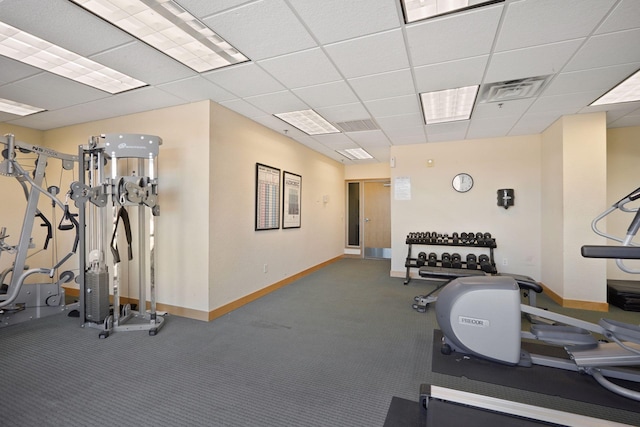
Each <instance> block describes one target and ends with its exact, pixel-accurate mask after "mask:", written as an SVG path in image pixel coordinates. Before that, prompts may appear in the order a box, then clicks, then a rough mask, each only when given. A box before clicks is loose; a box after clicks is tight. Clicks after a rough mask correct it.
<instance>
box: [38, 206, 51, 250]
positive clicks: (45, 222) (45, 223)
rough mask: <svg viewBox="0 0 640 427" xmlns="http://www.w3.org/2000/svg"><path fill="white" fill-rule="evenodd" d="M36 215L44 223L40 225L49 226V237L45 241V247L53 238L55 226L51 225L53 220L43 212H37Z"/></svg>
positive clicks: (45, 247)
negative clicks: (50, 220)
mask: <svg viewBox="0 0 640 427" xmlns="http://www.w3.org/2000/svg"><path fill="white" fill-rule="evenodd" d="M36 216H37V217H38V218H40V219H41V220H42V222H43V223H44V224H40V227H47V238H46V239H45V241H44V249H47V247H49V240H51V239H52V238H53V228H52V227H51V222H49V220H48V219H47V217H46V216H44V215H43V214H42V212H38V213H36Z"/></svg>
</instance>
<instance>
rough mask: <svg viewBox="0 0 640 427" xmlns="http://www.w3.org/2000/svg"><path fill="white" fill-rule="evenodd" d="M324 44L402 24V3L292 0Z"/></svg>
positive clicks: (362, 0)
mask: <svg viewBox="0 0 640 427" xmlns="http://www.w3.org/2000/svg"><path fill="white" fill-rule="evenodd" d="M289 3H291V5H292V6H293V8H294V9H295V10H296V11H297V13H298V14H299V15H300V16H301V17H302V19H303V20H304V21H305V23H306V25H307V26H308V27H309V29H310V30H311V32H312V33H313V35H314V36H315V37H316V38H317V39H318V40H319V41H320V43H322V44H326V43H333V42H337V41H341V40H346V39H350V38H355V37H360V36H364V35H367V34H372V33H375V32H379V31H385V30H390V29H392V28H398V27H399V26H400V24H401V23H402V22H403V18H402V16H401V12H400V10H399V8H400V4H399V2H397V1H391V0H356V1H344V0H323V1H317V0H289Z"/></svg>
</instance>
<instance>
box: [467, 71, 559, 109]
mask: <svg viewBox="0 0 640 427" xmlns="http://www.w3.org/2000/svg"><path fill="white" fill-rule="evenodd" d="M550 77H551V76H550V75H549V76H538V77H529V78H526V79H518V80H507V81H504V82H496V83H487V84H485V85H482V88H481V89H480V96H479V97H478V99H479V102H482V103H486V102H506V101H513V100H515V99H526V98H532V97H534V96H538V95H539V94H540V93H541V92H542V89H543V88H544V87H545V85H546V84H547V82H548V81H549V78H550Z"/></svg>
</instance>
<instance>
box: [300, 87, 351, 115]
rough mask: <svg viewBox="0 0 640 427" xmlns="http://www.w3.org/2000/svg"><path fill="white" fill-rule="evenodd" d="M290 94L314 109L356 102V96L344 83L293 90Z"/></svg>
mask: <svg viewBox="0 0 640 427" xmlns="http://www.w3.org/2000/svg"><path fill="white" fill-rule="evenodd" d="M292 92H293V93H295V94H296V95H298V96H299V97H300V98H301V99H302V100H303V101H304V102H306V103H307V104H309V105H310V106H311V107H312V108H315V109H317V108H323V107H329V106H332V105H342V104H349V103H353V102H356V101H358V98H357V97H356V95H355V94H354V93H353V91H352V90H351V88H350V87H349V85H347V84H346V83H345V82H344V81H338V82H333V83H325V84H321V85H317V86H309V87H303V88H298V89H293V91H292Z"/></svg>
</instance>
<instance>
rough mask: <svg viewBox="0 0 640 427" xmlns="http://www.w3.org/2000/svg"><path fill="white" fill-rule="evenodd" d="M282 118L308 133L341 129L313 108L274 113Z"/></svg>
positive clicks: (322, 132) (333, 131)
mask: <svg viewBox="0 0 640 427" xmlns="http://www.w3.org/2000/svg"><path fill="white" fill-rule="evenodd" d="M274 116H276V117H277V118H279V119H280V120H283V121H285V122H287V123H289V124H290V125H291V126H294V127H296V128H298V129H300V130H301V131H302V132H304V133H306V134H307V135H323V134H326V133H339V132H340V131H339V130H338V129H337V128H336V127H335V126H333V125H332V124H331V123H329V122H328V121H326V120H325V119H324V118H323V117H322V116H321V115H320V114H318V113H316V112H315V111H313V110H301V111H291V112H288V113H278V114H274Z"/></svg>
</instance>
